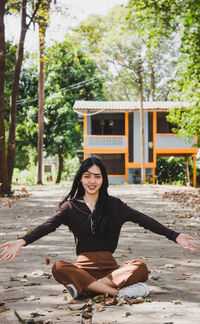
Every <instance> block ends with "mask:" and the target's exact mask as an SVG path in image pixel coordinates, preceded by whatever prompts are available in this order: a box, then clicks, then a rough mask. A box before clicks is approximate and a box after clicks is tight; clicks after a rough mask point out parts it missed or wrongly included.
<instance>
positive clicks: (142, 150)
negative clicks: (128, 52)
mask: <svg viewBox="0 0 200 324" xmlns="http://www.w3.org/2000/svg"><path fill="white" fill-rule="evenodd" d="M142 72H143V71H142V59H141V58H139V61H138V82H139V88H140V134H141V143H142V145H141V183H142V184H144V183H145V180H146V170H145V143H144V111H143V102H144V96H143V78H142Z"/></svg>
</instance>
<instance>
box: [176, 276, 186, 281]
mask: <svg viewBox="0 0 200 324" xmlns="http://www.w3.org/2000/svg"><path fill="white" fill-rule="evenodd" d="M176 280H186V277H181V278H176Z"/></svg>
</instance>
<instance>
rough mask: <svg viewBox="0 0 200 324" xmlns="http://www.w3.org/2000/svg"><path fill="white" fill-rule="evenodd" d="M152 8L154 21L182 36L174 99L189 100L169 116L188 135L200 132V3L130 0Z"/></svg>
mask: <svg viewBox="0 0 200 324" xmlns="http://www.w3.org/2000/svg"><path fill="white" fill-rule="evenodd" d="M133 3H134V5H136V6H137V8H139V9H143V10H148V18H149V19H151V21H152V25H153V22H155V21H156V20H160V21H161V22H162V25H163V26H164V28H165V29H169V31H170V32H169V33H171V32H172V30H176V32H177V33H179V34H180V36H181V46H180V55H179V62H178V66H177V75H176V80H175V82H174V83H173V84H172V85H171V93H172V94H173V96H172V98H173V99H178V100H183V101H187V102H189V106H188V107H185V108H184V109H183V110H182V112H180V111H179V110H178V109H172V110H171V112H170V114H169V116H168V120H169V121H170V122H172V123H175V124H177V129H176V132H178V134H179V135H180V136H183V137H185V138H186V139H189V138H192V137H193V136H194V135H197V134H198V135H199V129H200V93H199V83H200V56H199V52H200V24H199V11H200V3H199V1H195V0H180V1H176V0H171V1H164V0H158V1H147V0H136V1H129V4H130V5H133Z"/></svg>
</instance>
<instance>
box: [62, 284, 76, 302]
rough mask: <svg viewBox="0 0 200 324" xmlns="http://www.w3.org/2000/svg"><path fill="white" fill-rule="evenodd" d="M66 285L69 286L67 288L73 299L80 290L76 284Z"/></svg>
mask: <svg viewBox="0 0 200 324" xmlns="http://www.w3.org/2000/svg"><path fill="white" fill-rule="evenodd" d="M65 287H66V288H67V290H68V291H69V293H70V295H71V296H72V298H73V299H74V298H77V297H78V290H77V289H76V287H75V286H74V285H72V284H68V285H66V286H65Z"/></svg>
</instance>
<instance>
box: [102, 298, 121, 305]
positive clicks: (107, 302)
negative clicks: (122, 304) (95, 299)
mask: <svg viewBox="0 0 200 324" xmlns="http://www.w3.org/2000/svg"><path fill="white" fill-rule="evenodd" d="M117 303H118V300H117V298H116V297H113V298H106V299H105V301H104V305H106V306H109V305H117Z"/></svg>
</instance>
